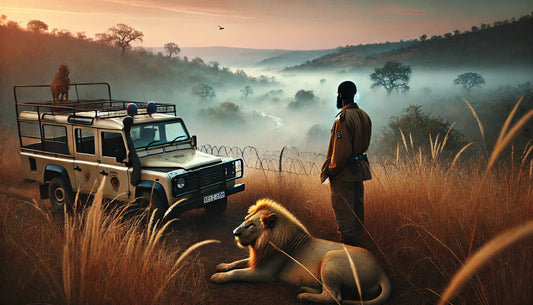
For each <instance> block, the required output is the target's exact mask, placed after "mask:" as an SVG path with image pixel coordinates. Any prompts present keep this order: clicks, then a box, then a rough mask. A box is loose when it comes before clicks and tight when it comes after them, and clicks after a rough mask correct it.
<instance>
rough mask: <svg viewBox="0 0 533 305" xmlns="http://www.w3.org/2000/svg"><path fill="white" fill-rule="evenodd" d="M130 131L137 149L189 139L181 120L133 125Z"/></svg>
mask: <svg viewBox="0 0 533 305" xmlns="http://www.w3.org/2000/svg"><path fill="white" fill-rule="evenodd" d="M130 133H131V139H132V140H133V144H134V145H135V148H137V149H138V148H149V147H151V146H156V145H164V144H171V143H177V142H180V141H184V140H188V139H189V135H188V134H187V131H186V130H185V127H184V126H183V123H182V122H181V121H166V122H156V123H146V124H141V125H134V126H132V127H131V132H130Z"/></svg>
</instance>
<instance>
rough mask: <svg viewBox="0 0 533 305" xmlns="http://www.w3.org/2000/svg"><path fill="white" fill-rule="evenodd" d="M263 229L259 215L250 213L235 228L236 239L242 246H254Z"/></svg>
mask: <svg viewBox="0 0 533 305" xmlns="http://www.w3.org/2000/svg"><path fill="white" fill-rule="evenodd" d="M262 231H263V225H262V223H261V218H260V217H259V215H257V214H254V215H249V216H247V217H246V218H245V220H244V221H243V223H241V224H240V225H239V226H238V227H237V228H235V230H233V235H234V236H235V241H236V242H237V244H238V245H239V246H241V247H246V246H252V247H253V245H254V243H255V241H256V240H257V238H259V236H261V233H262Z"/></svg>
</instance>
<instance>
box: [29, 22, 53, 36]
mask: <svg viewBox="0 0 533 305" xmlns="http://www.w3.org/2000/svg"><path fill="white" fill-rule="evenodd" d="M26 28H27V29H28V31H30V32H32V33H36V34H39V33H43V32H46V31H48V24H46V23H44V22H42V21H41V20H30V21H28V24H27V25H26Z"/></svg>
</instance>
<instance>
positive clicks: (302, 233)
mask: <svg viewBox="0 0 533 305" xmlns="http://www.w3.org/2000/svg"><path fill="white" fill-rule="evenodd" d="M256 214H258V215H259V216H260V217H261V220H263V219H264V218H266V217H268V216H271V215H275V217H276V218H277V219H276V223H275V225H274V226H273V228H268V229H265V228H263V230H262V232H261V235H260V236H259V237H258V238H257V240H256V242H255V243H254V244H253V245H250V246H249V252H250V261H249V264H248V265H249V267H251V268H255V267H257V266H260V265H261V264H262V263H263V262H266V261H268V260H269V259H270V258H271V257H272V256H273V255H279V252H278V250H276V248H275V247H273V246H272V245H271V244H270V243H273V244H274V245H276V246H277V247H278V248H280V249H282V250H283V251H285V252H287V253H290V252H292V251H295V250H297V249H298V246H299V245H301V244H302V243H303V242H305V241H306V240H308V239H309V238H311V235H310V234H309V232H308V231H307V229H306V228H305V226H304V225H303V224H302V223H301V222H300V221H299V220H298V219H296V217H294V215H292V214H291V213H290V212H289V211H288V210H287V209H285V208H284V207H283V206H281V205H279V204H278V203H276V202H274V201H273V200H270V199H261V200H258V201H257V202H256V204H255V205H252V206H251V207H250V208H249V209H248V215H247V216H246V217H252V216H254V215H256Z"/></svg>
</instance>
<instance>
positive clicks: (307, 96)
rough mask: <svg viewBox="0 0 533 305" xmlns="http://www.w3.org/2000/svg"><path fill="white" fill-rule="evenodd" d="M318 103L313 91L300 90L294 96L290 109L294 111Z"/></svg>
mask: <svg viewBox="0 0 533 305" xmlns="http://www.w3.org/2000/svg"><path fill="white" fill-rule="evenodd" d="M314 103H316V97H315V94H314V93H313V90H304V89H301V90H298V92H296V94H295V95H294V100H293V101H292V102H290V103H289V105H288V108H289V109H292V110H296V109H299V108H301V107H304V106H309V105H312V104H314Z"/></svg>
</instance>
